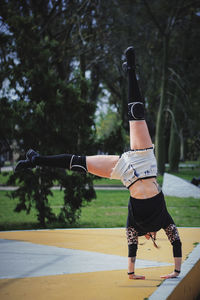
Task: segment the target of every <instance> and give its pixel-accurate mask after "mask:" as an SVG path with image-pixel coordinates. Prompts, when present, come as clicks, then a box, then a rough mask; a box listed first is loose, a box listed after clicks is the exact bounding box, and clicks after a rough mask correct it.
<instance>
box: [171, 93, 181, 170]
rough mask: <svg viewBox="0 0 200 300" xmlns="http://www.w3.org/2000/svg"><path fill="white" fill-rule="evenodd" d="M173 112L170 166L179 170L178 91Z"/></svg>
mask: <svg viewBox="0 0 200 300" xmlns="http://www.w3.org/2000/svg"><path fill="white" fill-rule="evenodd" d="M172 109H173V112H172V114H173V115H172V120H171V129H170V141H169V154H168V155H169V168H170V171H171V172H178V165H179V159H180V137H179V133H178V127H177V123H178V111H177V91H175V96H174V103H173V108H172Z"/></svg>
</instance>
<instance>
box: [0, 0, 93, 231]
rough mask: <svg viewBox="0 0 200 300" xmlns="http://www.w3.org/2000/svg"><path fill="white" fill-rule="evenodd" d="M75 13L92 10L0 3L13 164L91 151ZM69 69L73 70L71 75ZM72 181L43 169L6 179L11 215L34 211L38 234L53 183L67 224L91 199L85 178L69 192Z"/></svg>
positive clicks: (87, 94)
mask: <svg viewBox="0 0 200 300" xmlns="http://www.w3.org/2000/svg"><path fill="white" fill-rule="evenodd" d="M40 4H41V3H40ZM92 6H93V5H92ZM77 9H78V10H79V14H80V15H81V14H83V16H87V13H88V11H91V9H92V8H91V6H88V7H86V6H85V5H84V3H80V2H77V3H71V1H66V2H65V4H63V3H62V2H61V1H55V2H54V1H53V2H51V1H43V2H42V5H38V3H37V2H31V3H29V2H28V1H24V2H23V3H22V2H21V1H15V2H7V1H4V3H3V5H2V10H1V14H2V22H3V23H4V24H5V26H7V28H8V29H7V30H6V31H4V33H3V35H4V36H5V37H7V36H10V39H11V43H10V45H11V46H10V47H9V48H7V54H6V56H5V61H1V62H2V65H3V66H4V68H5V70H6V76H7V77H6V78H7V79H8V80H9V82H10V87H11V88H13V89H14V90H15V93H16V100H13V101H11V108H12V109H13V111H15V114H16V116H15V124H16V125H17V126H15V134H14V135H15V138H16V141H17V146H18V150H19V151H20V152H21V153H22V155H21V157H23V156H24V153H25V152H26V150H27V149H28V148H32V147H33V148H34V149H36V150H38V151H39V152H41V153H43V154H53V153H60V152H72V153H80V152H81V153H82V154H86V152H87V154H89V153H91V152H92V151H93V149H92V147H91V145H92V144H93V130H92V125H93V114H94V112H95V103H93V102H92V101H91V99H90V85H89V83H88V82H87V80H86V79H85V78H84V72H85V71H86V70H85V71H84V70H83V67H82V60H81V59H80V55H83V53H82V52H81V51H82V48H81V34H82V33H80V26H79V24H78V21H77V22H75V23H74V20H75V18H76V13H77ZM81 29H82V28H81ZM76 64H78V65H79V64H80V68H77V69H76V70H73V69H74V66H75V65H76ZM72 82H73V86H72ZM83 84H84V87H83ZM84 89H85V90H84ZM83 97H85V98H84V99H83ZM94 100H95V97H93V101H94ZM1 101H2V100H1ZM74 176H75V175H71V174H70V173H69V172H67V173H63V172H60V171H59V170H52V169H50V168H42V169H37V170H36V171H35V172H33V173H31V174H25V173H24V174H15V175H13V176H12V177H11V181H13V180H18V182H19V184H20V187H19V189H18V190H17V191H16V192H15V193H14V194H13V195H14V196H15V197H16V196H18V197H19V198H20V202H19V204H18V205H17V208H16V210H17V211H20V210H22V209H23V210H26V211H27V212H29V211H30V209H31V208H32V206H33V205H35V207H36V209H37V210H38V221H39V222H40V225H41V226H42V227H45V226H46V222H47V221H49V222H51V221H52V220H55V215H54V214H53V212H52V210H51V208H50V207H49V203H48V195H50V194H51V190H50V187H51V186H52V185H53V182H54V180H58V181H59V182H60V183H61V184H62V186H63V187H64V188H65V203H64V207H63V210H62V211H61V213H60V219H62V221H64V222H67V221H68V222H74V221H75V220H76V217H78V216H79V214H76V213H75V211H76V210H80V208H81V206H82V203H83V202H84V201H91V199H92V198H94V197H95V192H94V190H93V186H92V179H91V177H90V176H87V177H81V176H79V175H77V178H78V187H77V188H75V185H73V187H74V188H73V189H72V188H71V187H72V183H71V178H73V180H74V182H75V183H76V184H77V180H76V177H74ZM86 186H87V189H86V188H85V187H86ZM69 191H70V193H69ZM77 192H78V194H79V195H80V198H78V197H77ZM34 203H35V204H34Z"/></svg>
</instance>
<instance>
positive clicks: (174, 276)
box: [160, 272, 179, 279]
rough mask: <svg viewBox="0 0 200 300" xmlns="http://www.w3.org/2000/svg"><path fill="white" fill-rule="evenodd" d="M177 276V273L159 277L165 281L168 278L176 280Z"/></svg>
mask: <svg viewBox="0 0 200 300" xmlns="http://www.w3.org/2000/svg"><path fill="white" fill-rule="evenodd" d="M178 275H179V273H178V272H172V273H170V274H167V275H163V276H160V277H161V278H165V279H170V278H176V277H178Z"/></svg>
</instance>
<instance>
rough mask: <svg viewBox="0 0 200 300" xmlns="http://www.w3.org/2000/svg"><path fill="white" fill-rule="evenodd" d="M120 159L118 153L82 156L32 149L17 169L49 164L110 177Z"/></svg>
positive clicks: (48, 165) (54, 166)
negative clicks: (47, 152)
mask: <svg viewBox="0 0 200 300" xmlns="http://www.w3.org/2000/svg"><path fill="white" fill-rule="evenodd" d="M118 160H119V156H118V155H94V156H83V155H82V156H80V155H72V154H59V155H46V156H44V155H39V154H38V153H37V152H35V151H34V150H32V149H30V150H29V151H28V152H27V154H26V160H21V161H19V162H18V164H17V165H16V168H15V170H16V171H20V170H22V169H27V168H34V167H36V166H47V167H53V168H64V169H69V170H72V171H78V172H82V173H87V172H89V173H91V174H94V175H97V176H100V177H106V178H110V174H111V172H112V169H113V168H114V166H115V165H116V163H117V162H118Z"/></svg>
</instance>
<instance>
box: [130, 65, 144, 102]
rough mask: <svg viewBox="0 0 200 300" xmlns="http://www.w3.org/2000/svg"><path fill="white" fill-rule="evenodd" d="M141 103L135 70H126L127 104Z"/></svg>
mask: <svg viewBox="0 0 200 300" xmlns="http://www.w3.org/2000/svg"><path fill="white" fill-rule="evenodd" d="M131 102H143V98H142V95H141V92H140V88H139V84H138V81H137V78H136V74H135V70H128V103H131Z"/></svg>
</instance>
